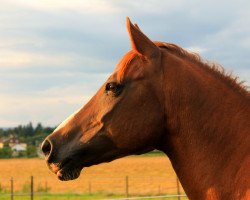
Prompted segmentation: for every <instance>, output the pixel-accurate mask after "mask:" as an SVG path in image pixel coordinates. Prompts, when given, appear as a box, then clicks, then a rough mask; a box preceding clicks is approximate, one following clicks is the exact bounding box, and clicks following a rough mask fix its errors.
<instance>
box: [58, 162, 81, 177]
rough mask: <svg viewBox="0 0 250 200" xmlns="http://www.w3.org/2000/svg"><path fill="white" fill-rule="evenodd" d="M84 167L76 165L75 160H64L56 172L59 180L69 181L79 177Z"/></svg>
mask: <svg viewBox="0 0 250 200" xmlns="http://www.w3.org/2000/svg"><path fill="white" fill-rule="evenodd" d="M82 168H83V167H81V166H76V165H75V161H73V160H72V159H69V160H66V161H65V162H63V163H62V164H61V165H60V167H59V168H58V170H56V171H54V173H55V174H56V175H57V178H58V179H59V180H61V181H69V180H74V179H77V178H78V177H79V176H80V174H81V171H82Z"/></svg>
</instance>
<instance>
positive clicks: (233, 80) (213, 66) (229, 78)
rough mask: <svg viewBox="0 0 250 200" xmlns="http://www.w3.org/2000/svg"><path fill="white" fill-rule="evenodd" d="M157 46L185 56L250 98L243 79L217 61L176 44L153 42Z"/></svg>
mask: <svg viewBox="0 0 250 200" xmlns="http://www.w3.org/2000/svg"><path fill="white" fill-rule="evenodd" d="M154 43H155V44H156V45H157V46H158V47H160V48H163V49H166V50H168V51H170V52H171V53H173V54H175V55H177V56H180V57H182V58H185V59H187V60H189V61H191V62H194V63H197V64H198V65H199V66H201V67H202V68H203V69H205V70H206V71H208V72H209V73H212V74H213V75H214V76H216V77H217V78H219V79H221V80H224V82H225V83H226V84H227V85H228V86H229V87H230V88H233V89H234V90H236V91H237V92H238V93H240V94H241V95H243V96H246V97H247V98H250V92H249V91H248V88H249V87H248V86H246V85H244V83H245V81H239V77H237V76H234V75H232V73H228V72H226V71H225V69H224V68H223V67H222V66H221V65H220V64H218V63H214V62H210V61H207V60H204V59H202V58H201V57H200V55H198V54H197V53H193V52H189V51H187V50H184V49H183V48H181V47H179V46H178V45H175V44H171V43H165V42H158V41H157V42H154Z"/></svg>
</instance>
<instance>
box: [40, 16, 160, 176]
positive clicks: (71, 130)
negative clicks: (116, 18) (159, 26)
mask: <svg viewBox="0 0 250 200" xmlns="http://www.w3.org/2000/svg"><path fill="white" fill-rule="evenodd" d="M127 30H128V33H129V37H130V41H131V46H132V49H131V51H129V52H128V53H126V54H125V55H124V56H123V57H122V59H121V60H120V62H119V63H118V65H117V66H116V68H115V71H114V72H113V73H112V74H111V76H110V77H109V78H108V80H107V81H106V82H105V83H104V84H103V85H102V86H101V88H100V89H99V90H98V92H97V93H96V94H95V95H94V96H93V97H92V99H91V100H90V101H89V102H88V103H87V104H86V105H85V106H83V107H82V108H81V109H80V110H78V111H77V112H75V113H74V114H72V115H71V116H70V117H69V118H68V119H66V120H65V121H64V122H63V123H62V124H60V125H59V126H58V127H57V128H56V129H55V130H54V132H53V133H51V134H50V135H49V136H48V137H47V138H46V139H45V140H44V142H43V144H42V151H43V152H44V154H45V157H46V162H47V164H48V166H49V168H50V169H51V170H52V171H53V172H54V173H55V174H57V176H58V178H59V179H60V180H71V179H75V178H77V177H78V176H79V175H80V172H81V170H82V169H83V168H84V167H89V166H91V165H95V164H99V163H102V162H109V161H112V160H114V159H116V158H120V157H123V156H127V155H132V154H141V153H145V152H148V151H151V150H153V149H155V148H157V144H158V141H159V140H160V138H161V134H162V133H163V131H164V127H163V124H164V123H163V121H164V108H163V107H162V105H163V104H162V101H163V99H162V98H163V97H162V80H161V79H162V73H161V70H162V69H161V51H160V48H158V47H157V45H156V44H155V43H154V42H152V41H151V40H150V39H149V38H148V37H147V36H145V35H144V34H143V33H142V32H141V31H140V29H139V27H138V26H137V25H136V24H135V25H133V24H132V23H131V22H130V20H129V19H128V18H127ZM149 113H150V114H149Z"/></svg>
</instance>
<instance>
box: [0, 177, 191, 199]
mask: <svg viewBox="0 0 250 200" xmlns="http://www.w3.org/2000/svg"><path fill="white" fill-rule="evenodd" d="M41 180H42V182H43V185H42V184H41ZM20 181H21V180H18V179H14V178H10V179H9V180H1V179H0V199H3V198H2V197H5V198H4V199H11V200H14V199H16V197H20V196H21V197H25V199H30V200H34V197H35V199H37V197H41V196H53V195H57V198H59V197H58V196H61V197H63V196H67V195H68V196H69V197H68V198H67V199H70V197H72V198H73V196H74V195H77V196H81V195H83V194H85V196H86V194H87V195H89V196H92V199H94V198H95V194H99V196H100V194H103V195H102V197H103V199H119V200H123V199H124V200H125V199H126V200H132V199H168V198H171V199H178V200H181V199H187V198H186V195H185V193H184V191H183V189H182V187H181V185H180V183H179V180H178V178H177V177H176V179H175V180H169V179H168V180H164V178H163V177H129V176H125V177H123V178H121V177H118V178H108V177H106V178H91V179H88V180H86V181H85V182H86V183H87V184H86V183H85V184H83V185H82V188H80V190H79V188H78V191H74V192H67V194H65V195H63V193H56V192H53V191H51V189H52V187H53V186H51V185H49V184H48V181H47V180H46V179H41V178H40V179H39V178H34V177H33V176H31V177H30V178H29V180H28V181H27V180H25V182H23V185H22V186H21V185H20V183H18V182H20ZM166 181H167V182H166ZM111 183H112V184H111ZM164 183H165V184H164ZM170 183H171V184H170ZM15 186H17V187H15ZM35 186H36V187H35ZM104 194H106V195H104ZM8 197H9V198H8ZM22 199H23V198H22ZM51 199H53V197H52V198H51ZM90 199H91V198H90ZM98 199H100V198H98Z"/></svg>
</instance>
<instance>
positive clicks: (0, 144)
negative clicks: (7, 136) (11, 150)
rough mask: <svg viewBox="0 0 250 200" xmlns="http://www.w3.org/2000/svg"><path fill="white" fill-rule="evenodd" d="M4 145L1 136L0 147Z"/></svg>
mask: <svg viewBox="0 0 250 200" xmlns="http://www.w3.org/2000/svg"><path fill="white" fill-rule="evenodd" d="M3 146H4V142H3V138H0V149H2V148H3Z"/></svg>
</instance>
